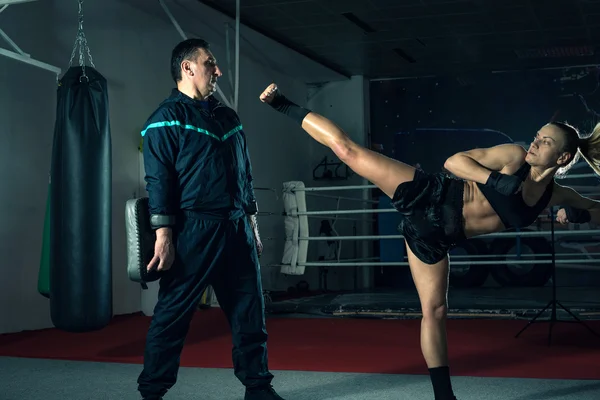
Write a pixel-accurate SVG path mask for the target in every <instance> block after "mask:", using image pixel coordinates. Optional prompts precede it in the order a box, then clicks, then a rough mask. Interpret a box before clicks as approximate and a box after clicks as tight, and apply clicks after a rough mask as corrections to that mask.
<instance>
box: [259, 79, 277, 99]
mask: <svg viewBox="0 0 600 400" xmlns="http://www.w3.org/2000/svg"><path fill="white" fill-rule="evenodd" d="M276 92H277V85H276V84H274V83H271V84H270V85H269V86H267V88H266V89H265V90H264V92H262V94H261V95H260V97H259V98H260V101H262V102H263V103H267V104H269V103H271V101H273V99H274V98H275V93H276Z"/></svg>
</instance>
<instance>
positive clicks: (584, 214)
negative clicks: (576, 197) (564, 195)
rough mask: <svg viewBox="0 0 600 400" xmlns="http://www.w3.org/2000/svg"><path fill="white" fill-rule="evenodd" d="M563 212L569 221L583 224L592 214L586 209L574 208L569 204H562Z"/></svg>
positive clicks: (588, 220)
mask: <svg viewBox="0 0 600 400" xmlns="http://www.w3.org/2000/svg"><path fill="white" fill-rule="evenodd" d="M563 208H564V209H565V212H566V213H567V219H568V220H569V222H572V223H574V224H585V223H586V222H590V221H591V220H592V216H591V214H590V212H589V211H588V210H583V209H579V208H574V207H571V206H564V207H563Z"/></svg>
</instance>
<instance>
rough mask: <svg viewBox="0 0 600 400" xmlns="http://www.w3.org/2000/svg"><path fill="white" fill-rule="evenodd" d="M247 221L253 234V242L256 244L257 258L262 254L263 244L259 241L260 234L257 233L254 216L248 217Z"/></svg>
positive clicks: (256, 223)
mask: <svg viewBox="0 0 600 400" xmlns="http://www.w3.org/2000/svg"><path fill="white" fill-rule="evenodd" d="M248 220H249V221H250V226H251V227H252V232H254V242H255V243H256V252H257V253H258V257H259V258H260V256H261V255H262V252H263V244H262V241H261V240H260V234H259V233H258V222H257V221H256V215H249V216H248Z"/></svg>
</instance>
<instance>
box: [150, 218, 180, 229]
mask: <svg viewBox="0 0 600 400" xmlns="http://www.w3.org/2000/svg"><path fill="white" fill-rule="evenodd" d="M173 225H175V216H174V215H162V214H152V215H150V226H151V227H152V229H159V228H170V227H172V226H173Z"/></svg>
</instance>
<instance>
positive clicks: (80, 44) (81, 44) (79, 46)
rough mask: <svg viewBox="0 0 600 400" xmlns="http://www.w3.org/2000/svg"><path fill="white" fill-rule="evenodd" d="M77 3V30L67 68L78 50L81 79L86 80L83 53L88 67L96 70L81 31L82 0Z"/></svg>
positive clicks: (71, 64)
mask: <svg viewBox="0 0 600 400" xmlns="http://www.w3.org/2000/svg"><path fill="white" fill-rule="evenodd" d="M78 1H79V13H78V16H79V28H78V30H77V36H75V44H74V45H73V52H72V53H71V60H69V66H70V67H71V66H73V60H74V59H75V53H76V52H77V50H79V66H80V67H81V70H82V74H83V75H82V78H87V75H86V74H85V58H84V51H86V52H87V56H88V58H89V59H90V65H91V66H92V67H93V68H96V66H95V65H94V60H93V59H92V53H91V52H90V48H89V46H88V43H87V38H86V37H85V32H84V31H83V0H78Z"/></svg>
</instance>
